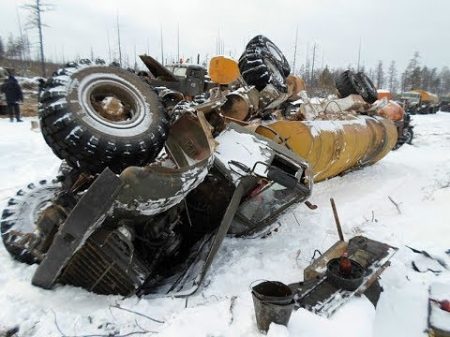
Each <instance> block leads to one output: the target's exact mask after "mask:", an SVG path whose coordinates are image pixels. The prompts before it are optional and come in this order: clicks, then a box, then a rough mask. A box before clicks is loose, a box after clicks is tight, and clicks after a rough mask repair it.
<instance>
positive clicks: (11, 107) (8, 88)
mask: <svg viewBox="0 0 450 337" xmlns="http://www.w3.org/2000/svg"><path fill="white" fill-rule="evenodd" d="M1 91H2V92H3V93H4V94H5V96H6V103H7V104H8V112H9V119H10V120H11V122H13V121H14V117H16V120H17V121H18V122H22V120H21V119H20V107H19V102H23V93H22V89H21V88H20V85H19V83H18V82H17V80H16V78H15V77H14V76H13V74H12V73H11V72H9V77H8V79H7V80H6V81H5V83H3V85H2V87H1Z"/></svg>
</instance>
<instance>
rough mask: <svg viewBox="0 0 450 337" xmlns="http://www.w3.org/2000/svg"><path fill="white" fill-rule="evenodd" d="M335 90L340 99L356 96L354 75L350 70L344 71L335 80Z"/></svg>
mask: <svg viewBox="0 0 450 337" xmlns="http://www.w3.org/2000/svg"><path fill="white" fill-rule="evenodd" d="M335 82H336V89H337V90H338V92H339V96H340V97H341V98H345V97H347V96H349V95H358V91H357V88H356V83H355V74H354V73H353V72H352V71H351V70H346V71H344V72H342V73H341V74H339V75H338V77H337V78H336V81H335Z"/></svg>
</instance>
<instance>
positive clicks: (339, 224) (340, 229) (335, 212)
mask: <svg viewBox="0 0 450 337" xmlns="http://www.w3.org/2000/svg"><path fill="white" fill-rule="evenodd" d="M330 203H331V208H332V209H333V215H334V222H335V223H336V229H337V232H338V235H339V240H341V241H344V234H342V227H341V222H340V221H339V215H338V212H337V209H336V204H335V203H334V199H333V198H331V199H330Z"/></svg>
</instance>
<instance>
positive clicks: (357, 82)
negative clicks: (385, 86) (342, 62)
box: [335, 70, 378, 104]
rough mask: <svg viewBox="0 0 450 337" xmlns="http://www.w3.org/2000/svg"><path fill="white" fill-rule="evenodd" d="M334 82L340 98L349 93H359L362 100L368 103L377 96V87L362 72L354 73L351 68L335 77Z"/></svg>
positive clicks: (372, 101) (373, 100)
mask: <svg viewBox="0 0 450 337" xmlns="http://www.w3.org/2000/svg"><path fill="white" fill-rule="evenodd" d="M335 84H336V89H337V90H338V93H339V96H340V97H341V98H345V97H347V96H349V95H360V96H361V97H362V98H363V99H364V101H366V102H367V103H370V104H372V103H374V102H375V101H376V100H377V98H378V97H377V96H378V94H377V89H376V88H375V86H374V85H373V83H372V81H371V80H370V78H369V77H368V76H367V75H366V74H364V73H363V72H359V73H357V74H355V73H354V72H353V71H351V70H346V71H344V72H342V73H341V74H340V75H339V76H338V77H337V78H336V80H335Z"/></svg>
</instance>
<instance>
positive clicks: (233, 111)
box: [220, 87, 259, 121]
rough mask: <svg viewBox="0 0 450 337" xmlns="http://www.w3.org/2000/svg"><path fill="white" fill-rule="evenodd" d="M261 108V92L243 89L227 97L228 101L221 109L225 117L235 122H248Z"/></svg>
mask: <svg viewBox="0 0 450 337" xmlns="http://www.w3.org/2000/svg"><path fill="white" fill-rule="evenodd" d="M258 107H259V92H258V91H257V90H256V89H255V88H253V87H249V88H245V89H243V88H241V89H238V90H236V91H233V92H231V93H229V94H227V96H226V101H225V102H224V103H223V105H222V106H221V107H220V110H221V112H222V114H223V115H224V116H225V117H230V118H233V119H235V120H240V121H243V120H246V119H247V117H248V116H249V115H250V114H253V113H254V112H255V111H256V110H257V109H258Z"/></svg>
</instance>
